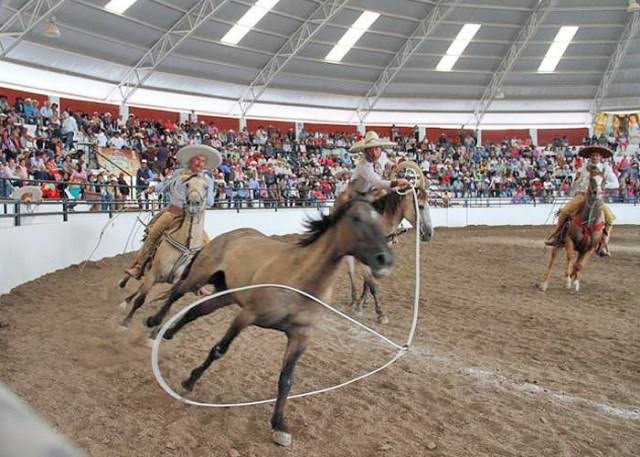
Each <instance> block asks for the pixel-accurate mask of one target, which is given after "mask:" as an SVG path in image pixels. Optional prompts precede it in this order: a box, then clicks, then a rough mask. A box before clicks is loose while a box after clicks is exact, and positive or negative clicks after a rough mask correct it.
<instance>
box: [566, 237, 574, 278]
mask: <svg viewBox="0 0 640 457" xmlns="http://www.w3.org/2000/svg"><path fill="white" fill-rule="evenodd" d="M564 248H565V249H566V252H567V268H566V270H565V278H566V287H567V289H571V281H572V278H571V276H572V275H573V262H574V260H573V259H574V257H575V252H576V249H575V244H574V242H573V240H572V239H571V237H570V236H568V237H567V239H566V240H565V246H564Z"/></svg>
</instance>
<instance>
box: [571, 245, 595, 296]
mask: <svg viewBox="0 0 640 457" xmlns="http://www.w3.org/2000/svg"><path fill="white" fill-rule="evenodd" d="M596 246H597V245H596ZM596 246H594V247H593V248H591V249H589V250H588V251H587V252H585V253H583V254H580V255H578V258H577V259H576V263H575V264H574V265H573V271H572V274H571V276H572V278H573V289H574V290H575V291H576V292H579V291H580V271H582V269H583V268H584V266H585V265H586V263H587V262H588V261H589V259H590V258H591V257H592V256H593V254H594V253H595V252H596Z"/></svg>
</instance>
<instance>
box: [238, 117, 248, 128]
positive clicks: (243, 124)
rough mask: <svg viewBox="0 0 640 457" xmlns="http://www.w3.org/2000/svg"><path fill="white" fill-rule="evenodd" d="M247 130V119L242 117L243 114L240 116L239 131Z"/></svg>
mask: <svg viewBox="0 0 640 457" xmlns="http://www.w3.org/2000/svg"><path fill="white" fill-rule="evenodd" d="M245 128H247V118H246V117H244V114H243V115H242V116H240V131H242V130H243V129H245Z"/></svg>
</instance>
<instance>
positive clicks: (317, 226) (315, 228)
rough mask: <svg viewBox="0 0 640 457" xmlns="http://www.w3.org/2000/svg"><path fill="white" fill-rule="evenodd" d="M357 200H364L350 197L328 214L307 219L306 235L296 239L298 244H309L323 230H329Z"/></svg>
mask: <svg viewBox="0 0 640 457" xmlns="http://www.w3.org/2000/svg"><path fill="white" fill-rule="evenodd" d="M357 201H366V200H364V199H362V198H352V199H350V200H348V201H346V202H345V203H344V204H342V205H340V206H339V207H338V209H336V210H335V211H334V212H333V213H329V214H328V215H326V216H325V215H322V216H321V217H320V219H307V220H306V221H305V222H304V227H305V229H306V234H305V235H306V236H304V237H303V238H302V239H301V240H300V241H298V245H299V246H309V245H310V244H312V243H313V242H314V241H316V240H317V239H318V238H320V237H321V236H322V234H323V233H324V232H326V231H327V230H329V229H330V228H331V227H333V226H334V225H336V223H337V222H338V221H339V220H340V219H342V216H344V215H345V213H346V212H347V211H349V208H351V206H352V205H353V204H354V202H357Z"/></svg>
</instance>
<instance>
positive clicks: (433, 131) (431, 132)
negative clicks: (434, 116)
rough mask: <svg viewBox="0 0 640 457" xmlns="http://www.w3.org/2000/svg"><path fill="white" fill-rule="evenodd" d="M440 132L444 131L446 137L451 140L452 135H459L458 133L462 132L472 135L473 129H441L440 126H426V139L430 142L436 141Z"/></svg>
mask: <svg viewBox="0 0 640 457" xmlns="http://www.w3.org/2000/svg"><path fill="white" fill-rule="evenodd" d="M442 133H444V135H445V136H446V137H447V139H448V140H449V141H451V139H452V138H453V137H454V136H456V135H459V134H460V133H463V134H465V135H466V134H467V133H468V134H469V135H473V130H460V129H443V128H440V127H427V139H428V140H429V141H430V142H432V143H435V142H437V141H438V139H439V138H440V134H442Z"/></svg>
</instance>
